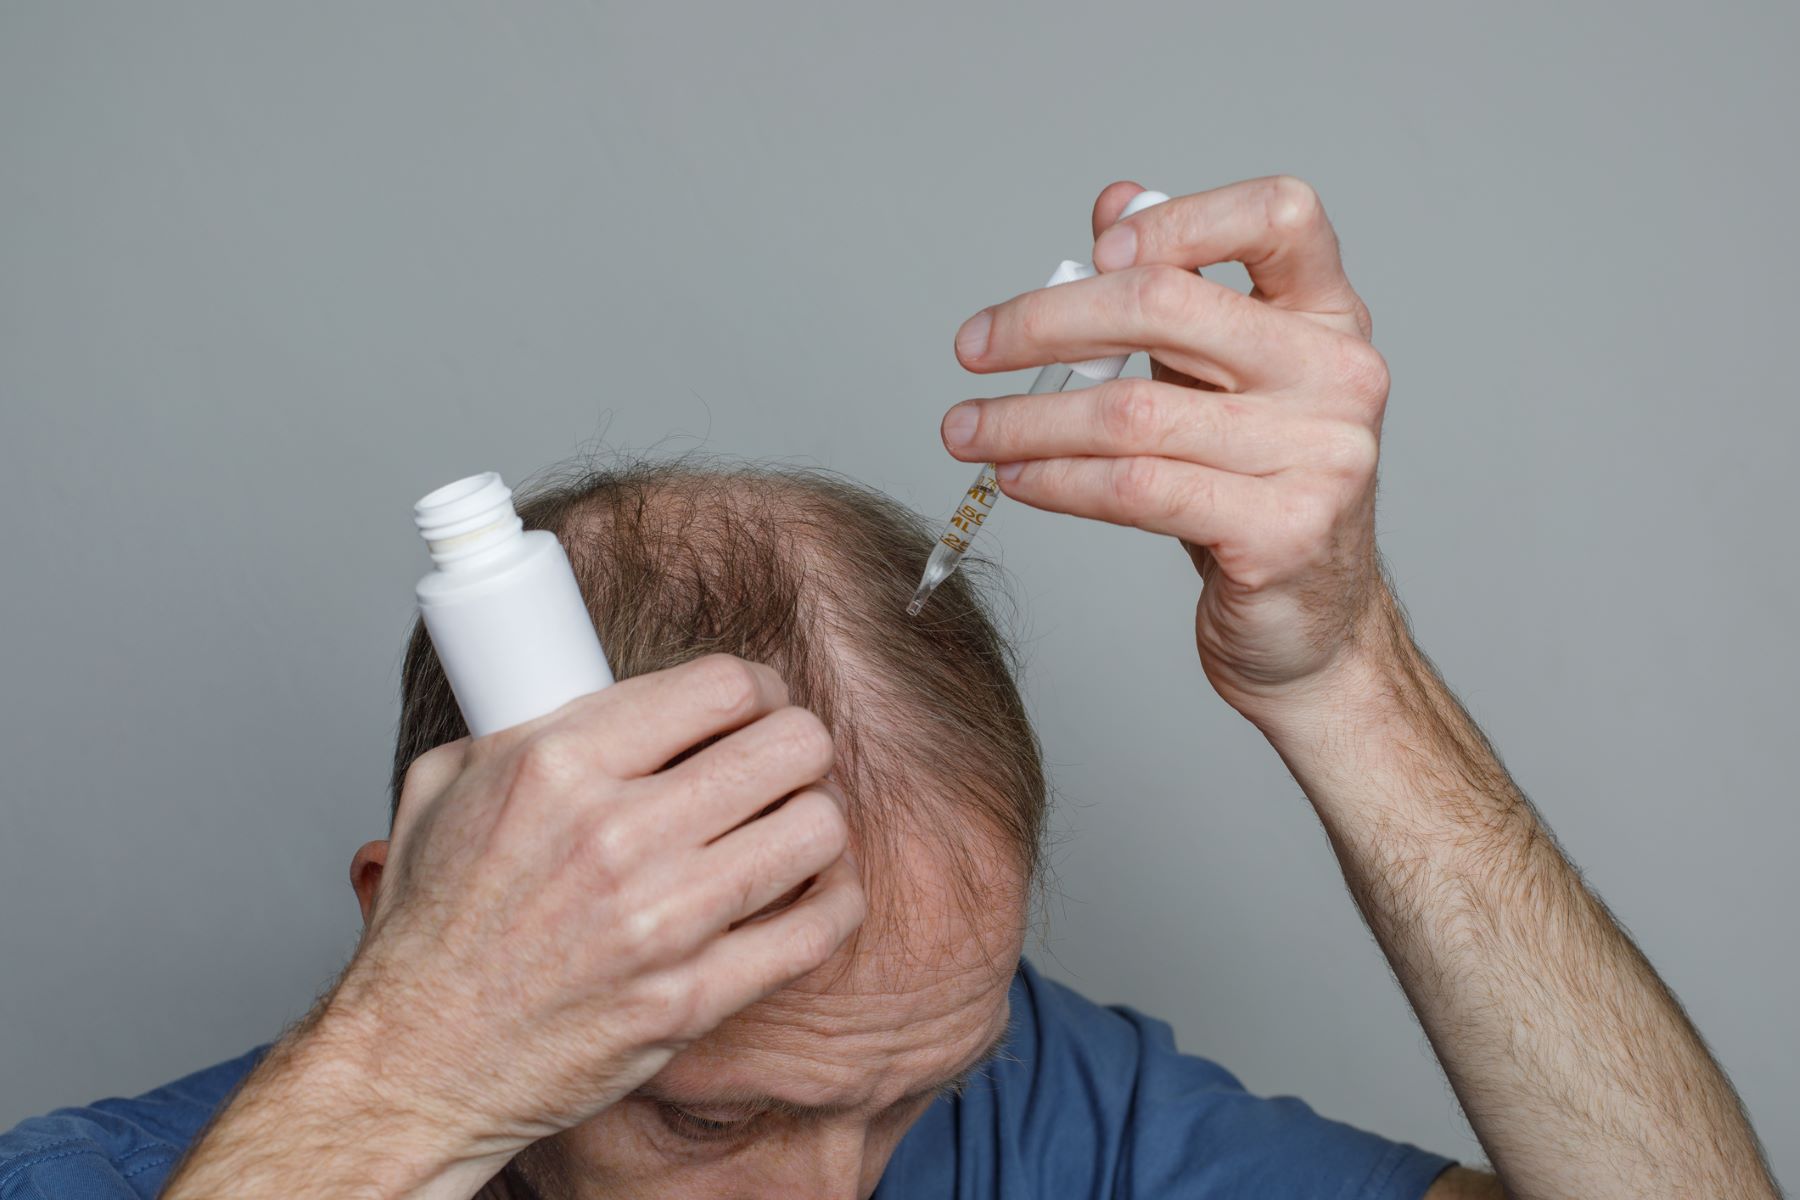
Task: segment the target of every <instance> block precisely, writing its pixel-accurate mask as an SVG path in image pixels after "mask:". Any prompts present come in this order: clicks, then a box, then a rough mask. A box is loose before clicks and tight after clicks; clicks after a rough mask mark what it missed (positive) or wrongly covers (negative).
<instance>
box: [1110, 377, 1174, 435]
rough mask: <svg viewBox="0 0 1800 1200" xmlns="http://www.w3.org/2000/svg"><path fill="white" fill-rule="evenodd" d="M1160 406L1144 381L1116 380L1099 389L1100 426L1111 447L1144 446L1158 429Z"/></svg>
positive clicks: (1148, 381)
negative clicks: (1111, 444)
mask: <svg viewBox="0 0 1800 1200" xmlns="http://www.w3.org/2000/svg"><path fill="white" fill-rule="evenodd" d="M1162 417H1163V414H1162V403H1161V400H1160V399H1159V397H1158V396H1157V393H1156V388H1155V387H1154V385H1152V383H1151V381H1150V380H1148V379H1141V378H1136V377H1134V378H1130V379H1117V380H1114V381H1113V382H1111V383H1109V384H1107V385H1106V386H1105V387H1104V388H1102V389H1101V394H1100V422H1101V427H1102V428H1103V429H1104V430H1105V431H1106V433H1107V434H1108V436H1110V437H1111V438H1112V439H1113V441H1114V442H1115V444H1117V445H1120V446H1127V447H1129V446H1144V445H1147V444H1149V443H1151V442H1152V441H1154V440H1155V438H1156V436H1157V434H1158V433H1159V431H1160V430H1161V428H1162Z"/></svg>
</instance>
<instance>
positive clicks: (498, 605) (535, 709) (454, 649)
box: [413, 471, 613, 737]
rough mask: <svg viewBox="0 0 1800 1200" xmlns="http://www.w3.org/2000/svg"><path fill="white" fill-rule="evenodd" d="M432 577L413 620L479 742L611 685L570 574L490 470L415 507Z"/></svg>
mask: <svg viewBox="0 0 1800 1200" xmlns="http://www.w3.org/2000/svg"><path fill="white" fill-rule="evenodd" d="M413 521H414V523H415V524H417V525H418V527H419V534H420V536H422V537H423V538H424V539H425V544H426V545H427V546H428V547H429V548H430V550H431V561H432V562H433V563H434V564H435V565H436V569H435V570H433V571H432V572H431V573H430V574H428V575H426V576H425V578H423V579H421V580H419V586H418V596H419V613H420V615H421V616H422V617H424V619H425V628H426V629H427V630H429V631H430V633H431V644H432V646H433V648H434V649H436V651H437V656H438V661H439V662H441V663H442V664H443V665H444V674H445V675H447V676H449V678H450V688H451V690H452V691H453V692H455V693H456V703H457V706H458V707H459V708H461V709H462V715H463V719H464V720H465V721H466V722H468V726H469V732H470V733H472V734H474V735H475V736H476V737H481V736H482V735H483V734H488V733H493V732H494V731H496V730H499V729H507V728H510V727H511V726H514V725H518V724H521V723H523V722H525V721H529V720H532V719H533V718H536V717H541V716H543V715H544V714H545V713H548V712H552V711H554V710H556V709H558V708H561V707H562V706H563V705H564V704H567V703H568V702H569V701H571V700H573V699H575V697H577V696H585V695H587V694H588V693H589V692H597V691H599V690H600V689H601V688H604V687H608V686H610V685H611V684H612V682H613V675H612V669H611V668H610V667H609V666H608V665H607V662H606V653H605V651H603V650H602V649H601V648H600V639H599V637H598V636H596V635H595V633H594V623H593V621H592V619H591V618H589V616H588V610H587V605H586V603H585V602H584V601H583V600H582V598H581V589H580V587H579V586H578V585H577V584H576V582H575V572H574V571H573V570H572V569H571V568H570V566H569V557H568V555H566V554H564V553H563V548H562V543H560V542H558V541H557V540H556V535H555V534H553V533H550V532H548V531H547V530H542V529H534V530H532V531H530V532H529V533H528V532H526V531H525V527H524V524H523V523H522V522H521V521H520V520H519V516H518V514H517V513H515V512H514V511H513V505H512V489H510V488H508V487H507V486H506V484H504V483H502V482H501V481H500V476H498V475H496V474H495V473H494V472H492V471H488V472H486V473H484V474H481V475H471V476H469V477H468V478H467V479H459V480H457V481H456V482H455V483H452V484H447V485H445V486H444V487H441V488H439V489H437V491H435V492H432V493H431V494H430V495H428V496H426V497H425V498H424V499H422V500H420V501H419V502H418V503H417V504H416V505H414V506H413Z"/></svg>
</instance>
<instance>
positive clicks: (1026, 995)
mask: <svg viewBox="0 0 1800 1200" xmlns="http://www.w3.org/2000/svg"><path fill="white" fill-rule="evenodd" d="M1011 999H1012V1032H1011V1035H1010V1037H1009V1039H1008V1043H1007V1047H1006V1050H1005V1052H1004V1053H1003V1054H1002V1055H1001V1057H1000V1059H999V1060H997V1061H996V1062H995V1063H994V1064H993V1065H992V1066H991V1067H990V1068H989V1069H988V1071H987V1072H986V1073H985V1075H984V1077H983V1078H982V1079H979V1080H977V1081H976V1082H975V1083H973V1084H971V1085H970V1087H969V1088H968V1089H967V1091H966V1092H965V1093H964V1095H963V1096H962V1097H961V1098H960V1100H959V1101H958V1102H957V1105H956V1109H957V1113H956V1122H955V1124H956V1126H957V1129H956V1132H955V1137H956V1138H957V1141H958V1143H959V1145H958V1146H957V1154H958V1156H959V1157H960V1158H962V1159H963V1161H965V1162H967V1161H969V1160H970V1158H971V1157H979V1156H980V1155H981V1153H982V1151H981V1150H979V1149H977V1148H976V1147H974V1146H970V1145H968V1144H966V1143H967V1142H969V1141H970V1140H977V1141H979V1140H982V1139H985V1140H988V1141H993V1140H995V1138H996V1135H997V1136H998V1140H999V1141H1000V1142H1001V1143H1002V1144H1001V1145H999V1146H997V1147H995V1148H994V1149H993V1151H992V1154H993V1156H994V1160H995V1166H996V1169H997V1170H998V1171H999V1172H1000V1173H1002V1174H1006V1173H1010V1174H1011V1175H1012V1176H1013V1177H1015V1178H1028V1179H1031V1180H1033V1181H1034V1182H1035V1183H1036V1184H1037V1185H1038V1186H1040V1187H1047V1186H1049V1185H1050V1184H1051V1183H1052V1182H1056V1183H1058V1184H1059V1185H1062V1186H1064V1187H1065V1189H1066V1185H1069V1184H1072V1183H1073V1182H1074V1181H1075V1180H1081V1181H1082V1184H1083V1186H1081V1187H1080V1188H1077V1189H1072V1190H1065V1191H1064V1193H1063V1194H1068V1195H1091V1196H1102V1195H1104V1196H1120V1197H1126V1196H1162V1195H1182V1196H1195V1197H1206V1198H1215V1200H1226V1198H1229V1197H1238V1196H1264V1195H1286V1196H1320V1197H1325V1196H1330V1197H1339V1198H1343V1200H1351V1198H1354V1200H1388V1198H1390V1197H1391V1198H1394V1200H1400V1198H1403V1197H1404V1198H1407V1200H1416V1198H1417V1197H1419V1196H1422V1195H1423V1194H1424V1193H1425V1191H1426V1189H1427V1188H1428V1187H1429V1186H1430V1184H1431V1181H1432V1180H1433V1179H1434V1178H1435V1177H1436V1176H1437V1175H1438V1174H1440V1173H1441V1172H1442V1171H1443V1169H1444V1168H1445V1167H1446V1166H1448V1165H1449V1160H1448V1159H1445V1158H1441V1157H1439V1156H1437V1155H1433V1154H1428V1153H1426V1152H1425V1151H1423V1150H1420V1149H1418V1148H1417V1147H1413V1146H1409V1145H1406V1144H1404V1143H1400V1142H1393V1141H1390V1140H1388V1139H1385V1138H1382V1137H1379V1136H1377V1135H1375V1134H1371V1133H1367V1132H1365V1131H1363V1130H1360V1129H1356V1128H1354V1127H1352V1126H1350V1125H1346V1124H1343V1123H1340V1122H1337V1121H1332V1120H1328V1119H1327V1118H1325V1117H1322V1116H1320V1115H1319V1114H1317V1113H1315V1112H1314V1111H1313V1110H1312V1109H1311V1108H1310V1107H1308V1106H1307V1105H1306V1104H1305V1103H1304V1102H1302V1101H1300V1100H1298V1099H1295V1098H1294V1097H1263V1096H1258V1095H1256V1094H1254V1093H1252V1092H1250V1091H1249V1090H1248V1089H1246V1088H1245V1087H1244V1085H1243V1084H1242V1083H1241V1082H1240V1081H1239V1080H1238V1078H1237V1077H1236V1076H1235V1075H1233V1074H1232V1073H1231V1072H1230V1071H1228V1070H1226V1069H1225V1068H1224V1067H1223V1066H1221V1065H1219V1064H1218V1063H1216V1062H1213V1061H1212V1060H1210V1059H1207V1058H1202V1057H1199V1056H1197V1055H1192V1054H1183V1053H1181V1051H1180V1050H1179V1049H1177V1047H1176V1044H1175V1035H1174V1031H1173V1030H1172V1029H1171V1028H1170V1027H1169V1025H1168V1024H1167V1023H1166V1022H1164V1021H1159V1020H1157V1019H1155V1018H1152V1017H1148V1016H1145V1015H1144V1014H1142V1013H1140V1012H1138V1011H1137V1010H1135V1009H1133V1008H1129V1007H1125V1006H1107V1005H1100V1004H1096V1003H1095V1002H1093V1001H1092V1000H1089V999H1087V998H1086V997H1085V996H1082V995H1081V994H1080V993H1078V992H1076V991H1074V990H1073V989H1072V988H1069V987H1067V986H1065V985H1063V984H1061V983H1057V982H1056V981H1054V980H1050V979H1046V978H1045V977H1044V976H1043V975H1041V974H1039V973H1038V971H1037V970H1036V969H1035V968H1034V967H1033V966H1032V965H1031V964H1030V963H1022V964H1021V965H1020V968H1019V972H1018V976H1017V978H1016V979H1015V980H1014V983H1013V990H1012V996H1011ZM946 1132H948V1131H946ZM971 1194H973V1193H971ZM995 1194H1000V1195H1010V1194H1013V1193H1010V1192H1007V1191H1005V1190H1004V1189H1001V1190H999V1191H998V1192H997V1193H995ZM1017 1194H1020V1195H1027V1194H1032V1193H1031V1191H1030V1190H1029V1189H1027V1190H1024V1191H1020V1192H1018V1193H1017Z"/></svg>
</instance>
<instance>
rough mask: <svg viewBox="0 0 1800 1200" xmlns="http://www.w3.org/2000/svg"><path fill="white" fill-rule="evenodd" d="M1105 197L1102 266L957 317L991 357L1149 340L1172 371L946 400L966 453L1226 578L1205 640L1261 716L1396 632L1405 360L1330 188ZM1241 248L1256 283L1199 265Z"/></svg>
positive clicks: (1202, 610)
mask: <svg viewBox="0 0 1800 1200" xmlns="http://www.w3.org/2000/svg"><path fill="white" fill-rule="evenodd" d="M1141 190H1142V189H1141V188H1139V187H1138V186H1137V185H1136V184H1131V183H1116V184H1113V185H1112V186H1111V187H1108V188H1107V189H1106V190H1105V191H1103V192H1102V193H1101V194H1100V198H1099V200H1098V202H1097V203H1096V204H1095V206H1094V228H1095V232H1096V235H1097V240H1096V243H1095V246H1094V265H1095V266H1096V267H1098V268H1099V270H1100V272H1101V273H1100V274H1099V275H1098V276H1096V277H1095V278H1093V279H1088V280H1083V281H1078V282H1075V283H1068V284H1064V285H1062V286H1059V287H1053V288H1045V289H1042V290H1039V291H1034V292H1027V293H1025V294H1024V295H1022V296H1018V297H1015V298H1014V299H1012V300H1008V301H1006V302H1005V303H1003V304H999V305H995V306H994V307H992V308H988V309H984V310H982V311H981V312H980V313H977V314H976V315H975V316H973V317H971V318H970V319H969V320H968V321H966V322H965V323H964V324H963V327H962V329H961V331H960V332H959V333H958V334H957V338H956V349H957V357H958V358H959V359H960V360H961V362H962V364H963V365H964V366H965V367H967V368H968V369H969V370H971V371H977V372H982V373H987V372H993V371H1009V370H1016V369H1018V368H1021V367H1032V366H1040V365H1043V364H1045V363H1052V362H1078V361H1082V360H1085V359H1090V358H1098V357H1102V356H1105V355H1113V354H1122V353H1127V352H1130V351H1133V350H1147V351H1149V353H1150V356H1151V362H1152V372H1153V377H1152V378H1151V379H1134V378H1127V379H1118V380H1114V381H1112V382H1110V383H1105V384H1101V385H1099V386H1097V387H1093V388H1089V389H1086V390H1082V391H1073V392H1064V393H1062V394H1060V395H1046V396H1004V397H999V398H995V399H987V400H972V401H968V402H965V403H963V404H960V405H958V406H957V407H955V408H953V409H951V410H950V412H949V413H948V414H947V415H946V416H945V418H944V424H943V435H944V443H945V445H946V446H947V447H948V448H949V450H950V452H951V453H952V454H954V455H955V456H956V457H957V458H961V459H965V460H968V461H971V462H985V461H992V462H996V463H999V464H1001V466H1000V468H999V477H1000V483H1001V489H1002V490H1003V491H1004V492H1005V493H1006V494H1007V495H1009V496H1012V497H1014V498H1016V499H1018V500H1022V501H1024V502H1025V503H1027V504H1031V505H1034V506H1035V507H1038V508H1042V509H1048V510H1051V511H1055V512H1066V513H1074V514H1077V515H1080V516H1086V517H1095V518H1098V519H1100V520H1103V521H1111V522H1114V523H1116V524H1120V525H1133V526H1136V527H1138V528H1140V529H1147V530H1150V531H1152V532H1155V533H1166V534H1171V535H1173V536H1175V537H1177V538H1179V539H1180V540H1181V542H1182V544H1183V546H1184V547H1185V548H1186V549H1187V551H1188V553H1189V554H1190V555H1192V556H1193V559H1194V564H1195V566H1196V567H1197V568H1198V569H1199V571H1200V573H1201V576H1202V577H1203V579H1204V580H1205V588H1204V590H1203V592H1202V594H1201V597H1200V602H1199V607H1198V612H1197V614H1196V621H1195V633H1196V637H1197V640H1198V644H1199V650H1200V658H1201V661H1202V663H1203V664H1204V666H1205V669H1206V672H1207V676H1208V678H1210V679H1211V680H1212V682H1213V684H1214V686H1215V687H1216V688H1218V690H1219V692H1220V694H1221V695H1223V696H1224V697H1225V699H1226V700H1227V701H1229V702H1230V703H1232V704H1233V705H1235V706H1236V707H1237V708H1239V709H1240V710H1241V711H1243V712H1244V713H1245V714H1246V715H1247V716H1250V717H1252V719H1256V718H1257V717H1258V715H1259V714H1264V713H1266V712H1268V711H1269V710H1270V708H1271V707H1272V706H1278V705H1279V704H1280V702H1281V701H1282V700H1283V699H1284V698H1286V697H1287V696H1290V695H1293V694H1296V693H1298V692H1301V691H1303V690H1305V689H1307V688H1308V687H1310V686H1311V685H1312V684H1314V683H1315V682H1317V681H1319V680H1321V679H1323V678H1325V677H1326V676H1328V675H1329V674H1330V672H1331V671H1332V669H1333V668H1335V667H1337V666H1338V665H1339V664H1340V663H1342V662H1343V661H1344V660H1345V659H1346V658H1347V657H1348V656H1349V654H1350V652H1351V651H1353V650H1355V649H1357V648H1358V647H1361V646H1364V645H1367V644H1370V643H1374V642H1377V641H1379V640H1380V638H1381V637H1382V635H1383V633H1384V631H1385V628H1386V626H1384V623H1383V622H1384V620H1385V619H1386V618H1387V617H1388V615H1389V613H1390V612H1391V609H1390V607H1389V606H1388V605H1387V604H1386V603H1385V599H1386V590H1385V587H1384V585H1383V583H1382V578H1381V572H1380V569H1379V565H1378V561H1377V558H1376V553H1375V535H1374V506H1375V465H1376V458H1377V452H1378V447H1379V437H1380V431H1381V418H1382V412H1383V409H1384V407H1385V405H1386V402H1387V393H1388V374H1387V365H1386V363H1385V362H1384V360H1383V359H1382V356H1381V355H1380V354H1379V353H1378V352H1377V351H1376V350H1375V348H1374V347H1373V346H1371V345H1370V344H1369V329H1370V325H1369V313H1368V309H1367V307H1366V306H1365V305H1364V304H1363V302H1362V300H1361V299H1360V298H1358V296H1357V294H1356V292H1355V291H1353V290H1352V289H1351V287H1350V281H1349V280H1348V279H1347V278H1346V277H1345V275H1344V270H1343V266H1342V263H1341V262H1340V261H1339V257H1338V246H1337V237H1336V235H1335V234H1334V233H1333V231H1332V228H1331V224H1330V222H1329V221H1328V220H1326V217H1325V211H1324V209H1323V207H1322V206H1321V205H1320V203H1319V199H1318V196H1317V194H1316V193H1315V192H1314V191H1313V189H1312V188H1311V187H1309V186H1308V185H1306V184H1305V183H1303V182H1301V181H1299V180H1297V179H1293V178H1289V177H1281V176H1278V177H1273V178H1268V179H1257V180H1251V181H1249V182H1246V183H1237V184H1232V185H1231V186H1229V187H1223V188H1218V189H1216V190H1213V191H1209V192H1200V193H1198V194H1196V195H1192V196H1184V197H1181V198H1178V199H1174V200H1170V201H1168V202H1166V203H1163V204H1159V205H1156V206H1155V207H1152V208H1149V209H1146V210H1145V211H1143V212H1140V213H1138V214H1136V215H1135V216H1132V217H1130V218H1127V219H1126V220H1124V221H1120V222H1118V223H1117V224H1114V221H1115V219H1116V218H1117V216H1118V214H1119V212H1120V211H1121V210H1122V209H1123V208H1124V207H1125V205H1126V203H1127V202H1128V201H1129V200H1130V199H1131V197H1132V196H1134V195H1136V194H1137V193H1138V192H1139V191H1141ZM1227 261H1236V262H1241V263H1243V264H1244V265H1245V267H1246V268H1247V269H1248V271H1249V273H1250V279H1251V282H1252V283H1253V284H1254V285H1255V286H1254V289H1253V290H1252V291H1251V292H1250V294H1249V295H1244V294H1243V293H1240V292H1237V291H1235V290H1233V289H1231V288H1229V287H1226V286H1224V285H1223V284H1219V283H1215V282H1213V281H1211V280H1208V279H1203V278H1201V276H1200V275H1199V274H1198V273H1197V272H1196V268H1199V267H1205V266H1208V265H1210V264H1213V263H1221V262H1227Z"/></svg>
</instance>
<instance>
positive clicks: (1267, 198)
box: [1263, 175, 1325, 234]
mask: <svg viewBox="0 0 1800 1200" xmlns="http://www.w3.org/2000/svg"><path fill="white" fill-rule="evenodd" d="M1263 205H1264V208H1263V213H1264V218H1265V220H1267V222H1268V225H1269V228H1270V229H1271V230H1272V231H1274V232H1275V233H1277V234H1289V233H1303V232H1305V231H1307V230H1309V229H1312V228H1313V227H1314V226H1316V225H1318V224H1319V222H1320V221H1321V220H1323V219H1324V216H1325V206H1324V204H1323V203H1322V202H1321V201H1320V200H1319V193H1318V190H1317V189H1316V188H1314V187H1313V185H1312V184H1310V183H1308V182H1306V180H1304V179H1299V178H1296V177H1295V176H1293V175H1276V176H1274V177H1273V178H1271V179H1270V180H1269V184H1268V190H1267V191H1266V192H1264V194H1263Z"/></svg>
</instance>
